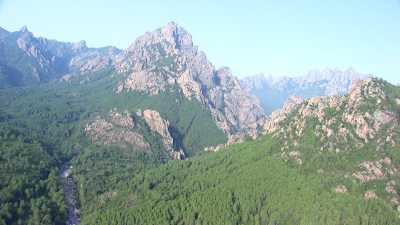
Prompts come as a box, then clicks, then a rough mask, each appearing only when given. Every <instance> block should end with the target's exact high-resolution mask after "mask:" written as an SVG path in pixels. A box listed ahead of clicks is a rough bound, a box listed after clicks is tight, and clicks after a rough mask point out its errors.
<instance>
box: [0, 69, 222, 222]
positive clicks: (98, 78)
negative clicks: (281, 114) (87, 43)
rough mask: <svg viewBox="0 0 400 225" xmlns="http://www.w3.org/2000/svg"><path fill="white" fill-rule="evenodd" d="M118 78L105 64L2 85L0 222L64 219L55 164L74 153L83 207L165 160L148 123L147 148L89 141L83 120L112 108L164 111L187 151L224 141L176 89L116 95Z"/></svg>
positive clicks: (199, 108) (207, 116) (204, 112)
mask: <svg viewBox="0 0 400 225" xmlns="http://www.w3.org/2000/svg"><path fill="white" fill-rule="evenodd" d="M120 78H121V77H119V75H115V74H113V71H111V70H104V71H101V72H99V73H97V74H89V75H87V76H83V77H82V78H75V79H73V80H72V81H71V82H61V83H59V82H55V83H50V84H46V85H42V86H39V87H30V88H13V89H3V90H0V103H1V104H0V127H1V130H0V131H1V139H0V144H1V145H0V146H1V148H0V156H1V158H0V166H1V167H2V168H3V167H4V168H6V169H5V170H3V169H2V170H1V171H2V172H3V171H5V172H6V173H4V175H3V173H2V174H1V177H0V178H1V180H0V193H1V195H0V208H1V213H0V224H7V225H9V224H10V225H11V224H63V223H64V221H65V206H64V203H63V195H62V191H61V190H60V184H59V182H58V173H59V172H58V169H59V168H60V167H61V165H62V164H63V163H64V162H66V161H67V160H69V159H70V158H72V157H73V156H75V157H74V160H73V162H72V163H73V166H74V173H75V176H76V178H77V181H78V187H79V194H80V199H81V200H82V202H81V203H82V208H83V209H85V208H86V205H88V208H89V204H88V203H89V202H90V201H92V200H93V199H101V198H104V195H107V193H108V192H109V191H112V190H113V189H114V188H115V187H116V185H117V184H118V183H119V182H123V181H126V178H127V177H129V176H131V175H132V174H134V173H136V172H137V171H141V170H144V169H146V168H150V167H154V166H156V165H159V164H162V163H164V162H166V161H167V160H168V156H167V155H166V154H165V152H162V151H163V147H162V146H161V144H160V140H159V138H158V137H154V134H152V133H151V132H148V130H147V131H146V130H142V131H141V132H142V133H143V135H144V136H145V138H146V140H147V141H149V142H150V144H151V147H152V150H151V152H149V153H140V152H135V151H132V149H124V148H121V147H118V146H99V145H95V144H92V143H91V142H90V141H89V140H88V138H87V137H86V136H85V134H84V132H83V130H84V127H85V125H86V123H87V122H88V121H89V120H90V119H92V118H93V117H94V116H96V115H99V114H100V115H103V114H107V113H109V112H110V110H111V109H114V108H117V109H121V110H128V111H129V112H130V113H131V114H135V113H136V112H137V111H138V110H144V109H148V108H149V109H153V110H157V111H159V112H160V114H161V115H162V117H163V118H166V119H167V120H169V121H170V124H171V127H172V130H173V131H174V133H173V134H174V136H176V137H178V138H179V139H180V140H181V143H177V144H179V145H180V147H181V148H182V149H183V150H184V151H185V153H186V154H187V155H189V156H192V155H195V154H197V153H198V152H199V151H201V150H202V149H203V148H204V147H206V146H210V145H216V144H220V143H223V142H225V141H226V136H225V134H224V133H223V132H222V131H221V130H219V129H218V128H217V126H216V125H215V123H214V122H213V120H212V118H211V115H210V113H209V112H208V110H207V109H205V108H203V107H202V106H201V105H200V104H199V103H198V102H196V101H194V100H193V101H189V100H187V99H185V98H183V97H182V96H181V94H180V93H179V92H178V91H177V90H173V89H172V90H168V91H167V92H165V93H162V94H160V95H159V96H147V95H144V94H140V93H132V92H130V93H121V94H119V95H116V94H115V90H114V87H115V86H116V84H117V82H118V81H119V79H120ZM41 220H42V221H41ZM60 221H63V222H60Z"/></svg>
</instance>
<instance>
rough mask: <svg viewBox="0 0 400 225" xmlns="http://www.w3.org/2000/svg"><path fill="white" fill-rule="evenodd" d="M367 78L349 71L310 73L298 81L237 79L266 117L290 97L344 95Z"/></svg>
mask: <svg viewBox="0 0 400 225" xmlns="http://www.w3.org/2000/svg"><path fill="white" fill-rule="evenodd" d="M370 76H371V75H367V74H362V73H359V72H357V71H356V70H354V69H352V68H349V69H347V70H340V69H324V70H312V71H310V72H308V73H307V74H305V75H304V76H299V77H273V76H265V75H262V74H260V75H255V76H250V77H246V78H243V79H241V83H242V84H243V86H244V87H246V89H247V90H249V91H250V92H251V93H252V94H253V95H255V96H256V97H257V98H258V99H259V100H260V102H261V105H262V106H263V108H264V110H265V111H266V112H267V113H268V114H269V113H271V112H272V111H274V110H276V109H279V108H281V107H282V106H283V104H284V102H285V101H286V100H287V99H288V98H289V97H290V96H293V95H294V96H299V97H302V98H304V99H307V98H311V97H315V96H331V95H343V94H346V93H347V92H348V91H349V90H350V87H351V85H352V83H353V81H355V80H360V79H366V78H368V77H370Z"/></svg>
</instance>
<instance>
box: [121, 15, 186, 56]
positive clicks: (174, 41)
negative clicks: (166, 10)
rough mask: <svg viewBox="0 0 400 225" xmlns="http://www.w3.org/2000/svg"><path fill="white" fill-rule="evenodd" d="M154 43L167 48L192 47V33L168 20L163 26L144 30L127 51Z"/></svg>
mask: <svg viewBox="0 0 400 225" xmlns="http://www.w3.org/2000/svg"><path fill="white" fill-rule="evenodd" d="M155 44H163V45H169V46H168V47H169V49H180V50H183V49H188V48H192V47H193V41H192V35H191V34H190V33H189V32H187V31H186V30H185V29H184V28H183V27H181V26H179V25H178V24H177V23H175V22H169V23H167V24H166V25H165V26H163V27H161V28H158V29H156V30H154V31H151V32H146V33H145V34H144V35H142V36H140V37H138V38H137V39H136V41H135V42H134V43H133V44H131V45H130V46H129V47H128V48H127V51H128V52H129V51H135V50H137V49H138V48H144V47H146V46H151V45H155Z"/></svg>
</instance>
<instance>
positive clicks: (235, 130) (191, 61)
mask: <svg viewBox="0 0 400 225" xmlns="http://www.w3.org/2000/svg"><path fill="white" fill-rule="evenodd" d="M115 64H116V68H117V70H118V71H119V72H120V73H123V74H127V78H126V79H125V80H123V81H122V82H120V83H119V85H118V87H117V88H116V91H117V93H120V92H123V91H140V92H145V93H147V94H150V95H159V94H161V93H162V92H164V91H166V90H168V89H170V88H174V87H178V88H179V90H180V91H181V92H182V94H183V95H184V96H185V97H186V98H188V99H197V100H198V101H200V102H201V103H202V104H203V105H204V106H206V107H207V108H208V109H209V110H210V111H211V113H212V115H213V118H214V119H215V121H216V123H217V124H218V126H219V127H220V128H221V129H222V130H224V131H225V132H226V133H227V134H230V135H236V134H239V133H240V134H243V133H246V134H249V133H251V134H255V133H256V130H257V127H258V126H259V125H261V123H260V121H262V120H263V118H264V114H263V111H262V109H261V107H260V106H259V103H258V102H257V100H256V99H254V98H253V97H252V96H250V94H249V93H248V92H247V91H245V90H244V89H243V88H242V87H241V85H240V82H239V80H238V79H237V78H236V77H234V76H233V75H232V72H231V71H230V69H228V68H227V67H223V68H221V69H219V70H217V69H216V68H215V67H214V65H213V64H212V63H211V62H210V61H209V60H208V59H207V57H206V55H205V53H203V52H201V51H199V50H198V49H197V47H195V46H194V45H193V41H192V36H191V34H190V33H189V32H187V31H186V30H185V29H184V28H182V27H180V26H179V25H177V24H176V23H174V22H170V23H168V24H167V25H165V26H164V27H161V28H159V29H157V30H155V31H153V32H147V33H145V34H144V35H142V36H141V37H139V38H138V39H137V40H136V41H135V42H134V43H133V44H132V45H131V46H130V47H128V49H126V50H125V51H124V52H123V53H122V54H121V55H120V56H119V57H118V59H117V60H116V63H115Z"/></svg>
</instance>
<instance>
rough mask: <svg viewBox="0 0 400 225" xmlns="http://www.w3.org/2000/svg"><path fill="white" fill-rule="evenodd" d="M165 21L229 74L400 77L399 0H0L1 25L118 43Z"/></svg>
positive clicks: (96, 43)
mask: <svg viewBox="0 0 400 225" xmlns="http://www.w3.org/2000/svg"><path fill="white" fill-rule="evenodd" d="M169 21H176V22H177V23H178V24H180V25H182V26H183V27H185V28H186V29H187V30H188V31H189V32H190V33H191V34H192V35H193V40H194V42H195V44H196V45H199V47H200V49H201V50H204V51H205V52H206V54H207V56H208V57H209V59H210V60H211V61H212V62H213V63H214V64H215V65H216V66H217V67H219V66H223V65H226V66H229V67H231V68H232V70H233V72H234V74H236V75H251V74H255V73H260V72H264V73H266V74H274V75H298V74H303V73H305V72H306V71H307V70H310V69H318V68H319V69H323V68H326V67H338V68H347V67H353V68H355V69H356V70H359V71H361V72H365V73H372V74H375V75H377V76H380V77H384V78H385V79H388V80H390V81H392V82H400V72H399V68H400V0H320V1H316V0H302V1H300V0H298V1H296V0H279V1H278V0H273V1H268V0H246V1H244V0H243V1H234V0H230V1H228V0H192V1H191V0H180V1H179V0H158V1H155V0H141V1H134V0H112V1H104V0H80V1H78V0H69V1H67V0H0V26H2V27H3V28H6V29H8V30H11V31H15V30H18V29H20V27H22V26H23V25H27V26H28V28H29V30H31V31H32V32H33V33H34V34H36V35H38V36H44V37H48V38H53V39H58V40H62V41H79V40H86V41H87V43H88V45H89V46H104V45H114V46H117V47H120V48H125V47H127V46H128V45H129V43H131V42H133V41H134V40H135V39H136V37H138V36H139V35H141V34H142V33H144V32H146V31H151V30H154V29H156V28H158V27H160V26H163V25H164V24H166V23H167V22H169Z"/></svg>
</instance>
